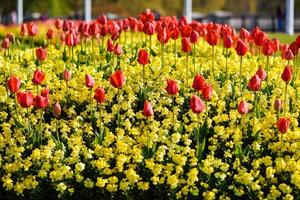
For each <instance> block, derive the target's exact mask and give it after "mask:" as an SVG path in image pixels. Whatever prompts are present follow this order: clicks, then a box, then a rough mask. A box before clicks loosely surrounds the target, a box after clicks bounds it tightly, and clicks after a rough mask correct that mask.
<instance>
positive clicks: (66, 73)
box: [64, 69, 72, 82]
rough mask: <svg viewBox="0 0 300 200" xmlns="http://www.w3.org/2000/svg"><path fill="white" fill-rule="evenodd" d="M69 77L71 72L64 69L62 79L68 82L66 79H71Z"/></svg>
mask: <svg viewBox="0 0 300 200" xmlns="http://www.w3.org/2000/svg"><path fill="white" fill-rule="evenodd" d="M71 77H72V72H71V71H69V70H66V69H65V71H64V80H65V81H66V82H68V81H70V80H71Z"/></svg>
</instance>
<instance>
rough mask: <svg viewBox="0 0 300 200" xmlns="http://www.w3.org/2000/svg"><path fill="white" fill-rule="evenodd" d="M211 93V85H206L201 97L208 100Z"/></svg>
mask: <svg viewBox="0 0 300 200" xmlns="http://www.w3.org/2000/svg"><path fill="white" fill-rule="evenodd" d="M212 94H213V88H212V86H211V85H206V86H205V87H204V88H203V90H202V96H203V99H204V100H206V101H210V100H211V98H212Z"/></svg>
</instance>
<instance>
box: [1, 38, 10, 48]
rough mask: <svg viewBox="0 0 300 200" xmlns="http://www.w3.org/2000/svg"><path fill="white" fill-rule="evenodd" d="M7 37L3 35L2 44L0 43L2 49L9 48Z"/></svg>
mask: <svg viewBox="0 0 300 200" xmlns="http://www.w3.org/2000/svg"><path fill="white" fill-rule="evenodd" d="M9 43H10V42H9V38H8V37H5V38H4V39H3V41H2V44H1V47H2V48H3V49H8V48H9Z"/></svg>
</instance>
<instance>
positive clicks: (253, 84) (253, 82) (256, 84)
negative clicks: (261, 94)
mask: <svg viewBox="0 0 300 200" xmlns="http://www.w3.org/2000/svg"><path fill="white" fill-rule="evenodd" d="M260 87H261V79H260V78H259V76H258V75H257V74H255V75H254V76H253V77H252V78H251V79H250V81H249V83H248V88H249V89H250V90H252V91H258V90H260Z"/></svg>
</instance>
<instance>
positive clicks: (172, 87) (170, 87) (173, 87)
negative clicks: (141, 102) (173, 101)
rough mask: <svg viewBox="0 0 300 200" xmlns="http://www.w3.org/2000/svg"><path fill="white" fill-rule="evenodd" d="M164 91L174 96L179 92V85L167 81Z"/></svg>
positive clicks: (173, 81)
mask: <svg viewBox="0 0 300 200" xmlns="http://www.w3.org/2000/svg"><path fill="white" fill-rule="evenodd" d="M166 90H167V92H168V94H170V95H176V94H177V93H178V92H179V85H178V84H177V82H176V81H175V80H171V79H168V80H167V87H166Z"/></svg>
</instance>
